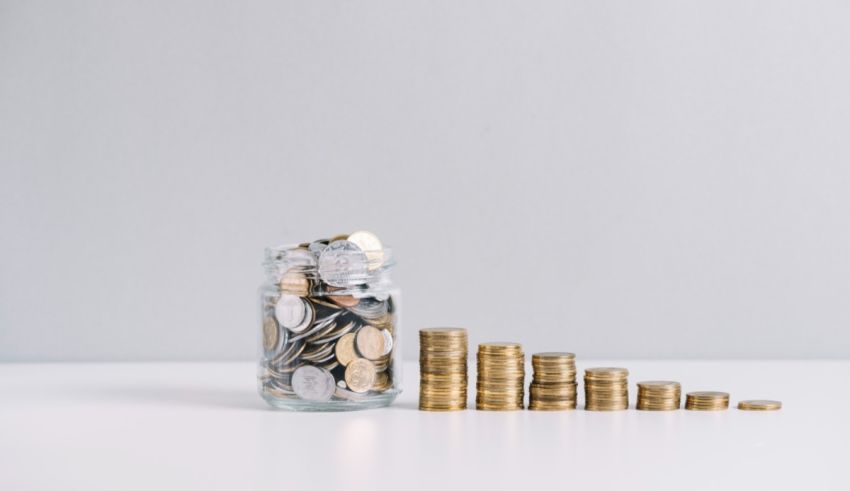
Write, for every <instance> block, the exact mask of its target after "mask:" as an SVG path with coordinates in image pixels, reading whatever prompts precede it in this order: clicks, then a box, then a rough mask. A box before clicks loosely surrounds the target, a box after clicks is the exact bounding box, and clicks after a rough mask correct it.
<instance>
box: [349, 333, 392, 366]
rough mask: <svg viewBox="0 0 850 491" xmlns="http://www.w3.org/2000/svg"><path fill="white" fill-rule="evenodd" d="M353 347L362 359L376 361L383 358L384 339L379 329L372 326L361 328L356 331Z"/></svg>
mask: <svg viewBox="0 0 850 491" xmlns="http://www.w3.org/2000/svg"><path fill="white" fill-rule="evenodd" d="M355 346H356V347H357V351H358V352H360V354H361V355H362V356H363V357H364V358H368V359H370V360H377V359H378V358H380V357H382V356H384V349H385V347H386V339H385V338H384V335H383V334H381V331H380V330H379V329H376V328H374V327H372V326H363V327H361V328H360V330H359V331H357V337H356V338H355Z"/></svg>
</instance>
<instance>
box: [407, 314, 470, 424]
mask: <svg viewBox="0 0 850 491" xmlns="http://www.w3.org/2000/svg"><path fill="white" fill-rule="evenodd" d="M468 351H469V343H468V341H467V335H466V329H462V328H457V327H433V328H427V329H421V330H420V331H419V374H420V376H419V409H421V410H423V411H458V410H462V409H466V388H467V354H468Z"/></svg>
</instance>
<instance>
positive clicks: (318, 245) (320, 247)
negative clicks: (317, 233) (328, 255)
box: [307, 240, 328, 256]
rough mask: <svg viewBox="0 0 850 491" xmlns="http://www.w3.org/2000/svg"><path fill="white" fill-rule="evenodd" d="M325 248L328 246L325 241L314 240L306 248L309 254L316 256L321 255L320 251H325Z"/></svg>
mask: <svg viewBox="0 0 850 491" xmlns="http://www.w3.org/2000/svg"><path fill="white" fill-rule="evenodd" d="M327 246H328V241H327V240H316V241H313V242H310V245H308V246H307V249H308V250H309V251H310V252H312V253H313V254H315V255H316V256H318V255H319V254H321V253H322V251H324V250H325V247H327Z"/></svg>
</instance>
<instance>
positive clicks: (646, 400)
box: [637, 380, 682, 411]
mask: <svg viewBox="0 0 850 491" xmlns="http://www.w3.org/2000/svg"><path fill="white" fill-rule="evenodd" d="M637 386H638V397H637V408H638V409H641V410H644V411H673V410H675V409H679V408H680V407H681V406H682V386H681V385H679V382H668V381H656V380H653V381H649V382H638V384H637Z"/></svg>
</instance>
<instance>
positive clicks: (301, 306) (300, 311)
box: [274, 295, 307, 332]
mask: <svg viewBox="0 0 850 491" xmlns="http://www.w3.org/2000/svg"><path fill="white" fill-rule="evenodd" d="M274 315H275V317H276V318H277V321H278V322H280V325H282V326H283V327H285V328H287V329H290V330H291V329H294V328H297V327H299V326H300V325H301V324H302V323H303V322H304V320H305V318H306V316H307V306H306V304H305V303H304V301H303V300H301V297H299V296H297V295H281V296H280V299H278V301H277V303H276V304H275V307H274ZM305 327H306V326H305ZM296 332H297V331H296Z"/></svg>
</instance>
